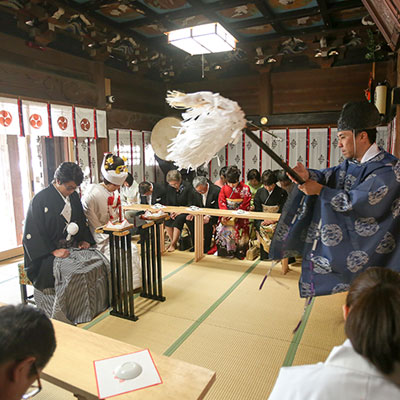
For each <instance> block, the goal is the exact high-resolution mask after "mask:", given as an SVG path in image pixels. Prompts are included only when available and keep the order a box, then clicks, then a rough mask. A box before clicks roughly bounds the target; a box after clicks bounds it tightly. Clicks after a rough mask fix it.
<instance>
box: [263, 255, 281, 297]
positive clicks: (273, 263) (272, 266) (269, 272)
mask: <svg viewBox="0 0 400 400" xmlns="http://www.w3.org/2000/svg"><path fill="white" fill-rule="evenodd" d="M278 262H279V260H274V261H273V262H272V265H271V267H270V268H269V270H268V272H267V273H266V274H265V276H264V278H263V280H262V281H261V285H260V287H259V288H258V290H261V289H262V287H263V286H264V283H265V281H266V280H267V278H268V277H269V276H270V275H271V271H272V268H274V267H275V265H276V264H278Z"/></svg>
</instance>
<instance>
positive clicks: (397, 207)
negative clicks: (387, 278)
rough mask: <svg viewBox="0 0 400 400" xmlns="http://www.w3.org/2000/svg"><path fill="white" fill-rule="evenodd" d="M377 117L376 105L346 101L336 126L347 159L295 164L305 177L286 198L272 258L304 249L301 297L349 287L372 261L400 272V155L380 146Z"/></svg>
mask: <svg viewBox="0 0 400 400" xmlns="http://www.w3.org/2000/svg"><path fill="white" fill-rule="evenodd" d="M379 123H380V115H379V112H378V110H377V109H376V107H375V106H374V105H373V104H371V103H368V102H366V101H364V102H351V103H347V104H345V105H344V106H343V109H342V112H341V115H340V118H339V121H338V129H337V130H338V134H337V135H338V140H339V147H340V149H341V151H342V153H343V156H344V157H345V158H346V159H345V161H343V162H342V163H341V164H340V165H338V166H336V167H333V168H327V169H324V170H319V171H317V170H311V169H306V168H305V167H304V165H302V164H301V163H298V164H297V166H296V167H295V168H294V170H295V171H296V172H297V173H298V174H299V175H300V177H302V178H303V180H304V181H305V183H304V184H302V185H299V186H297V188H294V189H293V191H292V193H291V195H290V196H289V199H288V201H287V202H286V205H285V208H284V210H283V213H282V216H281V219H280V221H279V224H278V227H277V229H276V232H275V235H274V238H273V241H272V244H271V249H270V258H272V259H282V258H284V257H289V256H293V255H300V256H302V258H303V263H302V273H301V277H300V282H299V288H300V295H301V297H310V296H319V295H328V294H333V293H338V292H343V291H347V290H348V288H349V286H350V283H351V282H352V280H353V279H354V278H355V277H356V276H358V275H359V274H360V273H361V272H362V271H364V270H365V269H367V268H368V267H372V266H374V267H388V268H391V269H394V270H397V271H400V262H399V260H400V244H399V243H398V238H399V237H400V218H399V216H400V162H399V160H398V159H397V158H396V157H394V156H393V155H391V154H389V153H387V152H386V151H384V150H382V149H381V148H379V147H378V146H377V145H376V143H375V139H376V127H377V126H378V125H379Z"/></svg>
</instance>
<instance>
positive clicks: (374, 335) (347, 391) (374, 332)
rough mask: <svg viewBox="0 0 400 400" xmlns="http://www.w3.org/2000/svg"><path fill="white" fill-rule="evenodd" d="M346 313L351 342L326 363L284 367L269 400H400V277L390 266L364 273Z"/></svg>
mask: <svg viewBox="0 0 400 400" xmlns="http://www.w3.org/2000/svg"><path fill="white" fill-rule="evenodd" d="M332 301H334V299H332ZM325 304H326V307H327V308H328V307H329V306H328V305H327V303H325ZM328 312H329V310H328V309H327V310H326V313H325V314H324V315H326V314H327V313H328ZM343 315H344V319H345V332H346V335H347V337H348V340H346V341H345V342H344V343H343V344H342V345H340V346H336V347H334V348H333V349H332V351H331V352H330V354H329V356H328V358H327V359H326V360H325V361H324V362H319V363H317V364H310V365H297V366H293V367H282V368H281V370H280V372H279V377H278V379H277V381H276V384H275V386H274V388H273V390H272V393H271V395H270V397H269V400H293V399H296V400H320V399H323V400H337V399H346V400H361V399H362V400H381V399H382V400H398V399H400V274H399V273H398V272H395V271H392V270H390V269H388V268H384V267H371V268H368V269H367V270H365V271H364V272H362V273H361V274H360V275H359V276H358V277H357V278H356V279H354V281H353V283H352V284H351V286H350V289H349V292H348V294H347V299H346V304H345V305H344V306H343ZM328 320H329V317H328V318H326V321H328ZM322 324H323V322H321V325H322ZM321 329H324V328H323V327H321ZM328 329H329V328H328ZM325 330H326V328H325ZM318 334H319V336H321V332H318ZM328 336H329V333H328ZM321 340H324V338H323V337H322V338H321Z"/></svg>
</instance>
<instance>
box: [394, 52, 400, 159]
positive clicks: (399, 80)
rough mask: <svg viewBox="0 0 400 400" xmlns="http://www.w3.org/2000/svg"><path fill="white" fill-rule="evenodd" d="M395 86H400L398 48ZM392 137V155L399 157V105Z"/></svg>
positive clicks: (399, 53)
mask: <svg viewBox="0 0 400 400" xmlns="http://www.w3.org/2000/svg"><path fill="white" fill-rule="evenodd" d="M396 72H397V86H400V50H398V51H397V71H396ZM394 118H395V121H394V122H395V124H394V126H395V128H394V132H393V134H394V139H393V155H395V156H396V157H397V158H400V105H398V106H396V116H395V117H394Z"/></svg>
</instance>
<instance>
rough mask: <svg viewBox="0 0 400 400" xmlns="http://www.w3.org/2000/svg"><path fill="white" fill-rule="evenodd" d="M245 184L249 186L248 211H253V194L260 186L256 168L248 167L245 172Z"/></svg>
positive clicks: (259, 177) (259, 176)
mask: <svg viewBox="0 0 400 400" xmlns="http://www.w3.org/2000/svg"><path fill="white" fill-rule="evenodd" d="M246 185H247V186H248V187H249V188H250V192H251V201H250V211H253V210H254V196H255V195H256V193H257V190H258V189H260V188H261V187H262V183H261V175H260V172H259V171H258V170H257V169H250V170H249V172H247V182H246Z"/></svg>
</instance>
